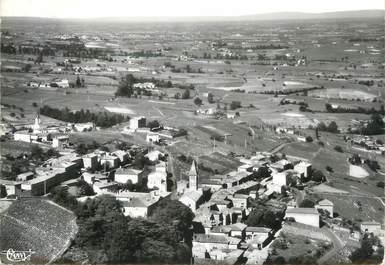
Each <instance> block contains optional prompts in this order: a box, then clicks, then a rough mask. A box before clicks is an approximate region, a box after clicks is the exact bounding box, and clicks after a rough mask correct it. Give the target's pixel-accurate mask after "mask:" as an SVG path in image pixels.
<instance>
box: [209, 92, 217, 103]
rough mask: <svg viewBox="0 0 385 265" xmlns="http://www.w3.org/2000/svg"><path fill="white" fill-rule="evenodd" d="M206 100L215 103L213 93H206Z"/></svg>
mask: <svg viewBox="0 0 385 265" xmlns="http://www.w3.org/2000/svg"><path fill="white" fill-rule="evenodd" d="M207 101H208V102H209V103H210V104H213V103H215V100H214V95H213V94H212V93H208V94H207Z"/></svg>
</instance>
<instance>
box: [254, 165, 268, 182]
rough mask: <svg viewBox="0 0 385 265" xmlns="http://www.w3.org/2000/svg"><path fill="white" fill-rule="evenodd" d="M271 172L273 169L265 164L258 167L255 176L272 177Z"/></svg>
mask: <svg viewBox="0 0 385 265" xmlns="http://www.w3.org/2000/svg"><path fill="white" fill-rule="evenodd" d="M270 174H271V171H270V170H269V168H268V167H265V166H263V167H259V168H258V170H257V172H256V173H255V176H256V177H257V178H261V179H265V178H268V177H270Z"/></svg>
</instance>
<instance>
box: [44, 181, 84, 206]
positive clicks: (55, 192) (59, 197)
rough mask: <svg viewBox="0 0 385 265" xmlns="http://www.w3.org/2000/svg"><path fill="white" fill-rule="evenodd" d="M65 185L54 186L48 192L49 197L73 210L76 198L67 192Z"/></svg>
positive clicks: (76, 203) (76, 204)
mask: <svg viewBox="0 0 385 265" xmlns="http://www.w3.org/2000/svg"><path fill="white" fill-rule="evenodd" d="M67 190H68V188H67V187H62V186H56V187H54V188H53V189H52V190H51V192H50V198H51V200H52V201H54V202H55V203H57V204H59V205H61V206H63V207H65V208H67V209H70V210H74V209H76V207H77V206H78V202H77V200H76V198H75V197H74V196H72V195H70V194H69V193H68V191H67Z"/></svg>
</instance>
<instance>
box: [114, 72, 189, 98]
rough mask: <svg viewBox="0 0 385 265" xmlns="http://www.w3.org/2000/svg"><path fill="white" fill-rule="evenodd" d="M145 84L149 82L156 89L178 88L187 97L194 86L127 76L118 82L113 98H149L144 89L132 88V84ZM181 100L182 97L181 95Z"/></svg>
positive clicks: (149, 94) (148, 93)
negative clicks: (145, 96) (186, 94)
mask: <svg viewBox="0 0 385 265" xmlns="http://www.w3.org/2000/svg"><path fill="white" fill-rule="evenodd" d="M146 82H151V83H153V84H154V85H155V86H156V87H158V88H171V87H178V88H180V89H184V90H185V91H184V93H188V94H189V95H190V91H188V90H189V89H194V85H192V84H173V83H172V82H171V81H170V80H161V79H155V78H142V77H134V76H133V75H132V74H127V75H126V76H125V77H123V78H122V79H121V80H120V83H119V87H118V89H117V91H116V92H115V96H119V97H129V98H130V97H131V96H135V95H141V94H143V95H147V96H151V95H152V93H151V91H148V90H146V89H140V88H134V84H136V83H146ZM186 91H187V92H186ZM189 95H188V96H189ZM189 97H190V96H189ZM189 97H188V98H189ZM179 98H180V95H179ZM182 98H183V95H182Z"/></svg>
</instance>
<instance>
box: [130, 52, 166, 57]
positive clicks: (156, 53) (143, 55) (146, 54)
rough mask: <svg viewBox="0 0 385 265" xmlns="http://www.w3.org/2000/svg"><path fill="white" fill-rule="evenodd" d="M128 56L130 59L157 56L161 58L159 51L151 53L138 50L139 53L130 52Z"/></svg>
mask: <svg viewBox="0 0 385 265" xmlns="http://www.w3.org/2000/svg"><path fill="white" fill-rule="evenodd" d="M128 56H130V57H133V58H139V57H145V58H149V57H159V56H162V52H161V51H160V50H157V51H155V52H154V51H151V50H146V51H145V50H140V51H137V52H131V53H129V54H128Z"/></svg>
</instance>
